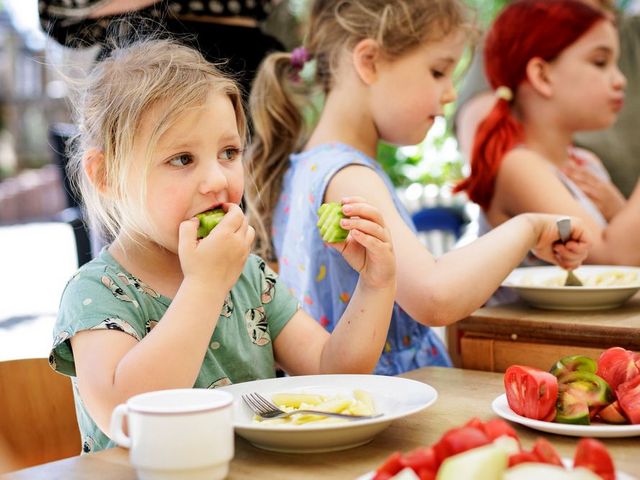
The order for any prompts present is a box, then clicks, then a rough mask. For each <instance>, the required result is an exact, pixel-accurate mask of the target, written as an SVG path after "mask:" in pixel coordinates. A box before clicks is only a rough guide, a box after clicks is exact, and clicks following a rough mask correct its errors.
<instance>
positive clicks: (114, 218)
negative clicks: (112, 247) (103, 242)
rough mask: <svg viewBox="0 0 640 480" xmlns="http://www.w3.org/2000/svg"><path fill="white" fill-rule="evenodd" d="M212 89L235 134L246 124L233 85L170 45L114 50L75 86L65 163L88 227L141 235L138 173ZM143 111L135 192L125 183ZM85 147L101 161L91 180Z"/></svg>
mask: <svg viewBox="0 0 640 480" xmlns="http://www.w3.org/2000/svg"><path fill="white" fill-rule="evenodd" d="M212 92H216V93H222V94H225V95H226V96H228V97H229V99H230V100H231V102H232V104H233V107H234V110H235V115H236V123H237V127H238V132H239V134H240V137H241V138H242V139H243V141H244V140H245V136H246V119H245V114H244V111H243V108H242V99H241V94H240V90H239V89H238V87H237V85H236V83H235V82H234V81H233V80H231V79H230V78H228V77H226V76H225V75H223V74H222V73H221V72H220V71H219V70H218V68H216V66H215V65H212V64H211V63H209V62H207V61H206V60H205V58H204V57H203V56H202V55H201V54H200V53H199V52H198V51H196V50H194V49H192V48H189V47H186V46H184V45H181V44H179V43H177V42H175V41H171V40H159V39H152V40H139V41H136V42H135V43H132V44H130V45H129V46H127V47H118V48H115V49H114V50H113V51H112V53H111V54H110V56H109V57H107V58H106V59H104V60H103V61H101V62H99V63H98V64H97V65H96V66H95V67H94V68H93V69H92V71H91V72H90V74H89V75H88V77H87V78H86V80H85V81H84V82H83V88H82V90H81V91H80V92H79V95H78V96H77V98H76V101H75V105H74V106H75V110H76V117H77V118H76V122H77V124H78V125H79V133H78V135H77V136H76V137H75V139H74V142H73V143H72V149H71V158H70V161H69V163H68V165H67V169H68V173H69V178H70V179H71V181H72V182H73V185H74V187H75V188H76V190H77V191H78V193H79V194H80V196H81V198H82V200H83V203H84V208H85V214H86V215H87V218H88V220H89V224H90V227H91V228H92V229H94V230H96V231H98V232H99V233H101V234H102V235H104V236H105V237H107V238H115V237H116V236H117V235H118V234H120V233H124V234H126V235H128V236H130V237H132V236H133V234H135V235H140V234H142V232H144V231H145V226H147V223H146V220H145V219H146V215H145V204H146V202H145V196H146V177H147V175H146V172H147V168H148V165H149V162H150V155H151V151H152V150H153V148H154V146H155V145H156V144H157V142H158V140H159V138H160V137H161V136H162V134H163V133H165V132H166V131H167V130H168V129H169V128H171V126H172V125H173V123H174V122H175V121H176V120H177V119H178V118H179V116H180V115H181V114H182V113H184V112H185V111H187V110H188V109H192V108H197V107H199V106H201V105H203V104H204V102H205V101H206V99H207V96H209V95H210V94H211V93H212ZM150 108H158V109H159V110H158V111H157V112H154V113H157V118H154V122H153V127H152V133H151V136H150V138H149V141H148V143H147V145H146V160H147V162H146V164H145V167H144V175H143V181H142V184H141V185H139V188H136V189H135V191H132V190H133V189H131V188H129V187H128V186H129V185H130V182H129V181H127V178H128V176H129V174H130V172H131V167H132V161H131V157H132V152H133V147H134V142H135V140H136V135H137V134H138V133H139V129H140V126H141V122H142V121H143V119H144V118H145V115H146V114H147V112H148V111H149V110H150ZM92 149H96V150H98V151H100V152H101V153H102V154H103V156H104V159H103V161H102V162H100V163H99V164H98V168H97V170H96V172H95V175H94V178H93V181H92V179H90V178H89V177H88V175H87V174H86V173H85V171H84V166H83V163H84V160H85V158H86V157H87V155H88V154H89V152H90V151H91V150H92Z"/></svg>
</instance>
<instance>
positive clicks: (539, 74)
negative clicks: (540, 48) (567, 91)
mask: <svg viewBox="0 0 640 480" xmlns="http://www.w3.org/2000/svg"><path fill="white" fill-rule="evenodd" d="M550 67H551V66H550V65H549V63H548V62H546V61H545V60H543V59H542V58H540V57H534V58H532V59H531V60H529V62H528V63H527V70H526V72H527V80H528V81H529V84H531V86H532V87H533V89H534V90H535V91H536V92H538V93H539V94H540V95H542V96H544V97H546V98H549V97H551V95H553V87H552V84H551V81H550V75H549V73H550Z"/></svg>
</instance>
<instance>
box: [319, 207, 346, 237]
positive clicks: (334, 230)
mask: <svg viewBox="0 0 640 480" xmlns="http://www.w3.org/2000/svg"><path fill="white" fill-rule="evenodd" d="M342 218H344V213H342V205H340V204H339V203H336V202H329V203H323V204H322V205H320V208H319V209H318V223H317V224H316V225H317V227H318V229H319V230H320V236H321V237H322V240H324V241H325V242H327V243H337V242H344V241H345V240H346V238H347V235H349V232H348V231H347V230H345V229H344V228H342V227H341V226H340V219H342Z"/></svg>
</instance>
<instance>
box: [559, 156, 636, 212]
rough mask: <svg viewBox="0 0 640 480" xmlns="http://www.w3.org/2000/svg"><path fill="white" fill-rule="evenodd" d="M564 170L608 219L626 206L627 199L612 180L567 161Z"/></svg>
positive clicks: (583, 166)
mask: <svg viewBox="0 0 640 480" xmlns="http://www.w3.org/2000/svg"><path fill="white" fill-rule="evenodd" d="M562 171H563V172H564V174H565V175H567V176H568V177H569V178H570V179H571V180H573V182H574V183H575V184H576V185H577V186H578V187H579V188H580V190H582V191H583V192H584V193H585V194H586V195H587V197H589V198H590V199H591V201H592V202H593V203H595V205H596V207H598V210H600V212H601V213H602V215H604V218H606V219H607V221H609V220H611V219H612V218H613V217H615V216H616V214H617V213H618V212H619V211H620V210H622V208H623V207H624V206H625V204H626V202H627V200H626V198H624V195H622V192H620V190H618V188H617V187H616V186H615V185H614V184H613V183H612V182H611V181H609V180H604V179H602V178H600V177H598V176H597V175H596V174H594V173H593V172H592V171H591V170H590V169H589V168H588V167H587V166H585V165H582V164H579V163H577V162H567V164H566V165H565V166H564V167H563V168H562Z"/></svg>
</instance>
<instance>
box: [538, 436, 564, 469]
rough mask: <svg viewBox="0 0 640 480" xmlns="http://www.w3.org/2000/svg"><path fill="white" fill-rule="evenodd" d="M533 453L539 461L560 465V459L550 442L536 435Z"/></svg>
mask: <svg viewBox="0 0 640 480" xmlns="http://www.w3.org/2000/svg"><path fill="white" fill-rule="evenodd" d="M533 454H534V455H535V457H536V458H537V459H538V461H539V462H541V463H548V464H550V465H558V466H559V467H562V466H563V465H562V459H561V458H560V455H558V452H557V451H556V449H555V447H554V446H553V445H551V442H549V440H547V439H546V438H543V437H538V438H537V439H536V442H535V443H534V444H533Z"/></svg>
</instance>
